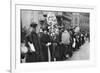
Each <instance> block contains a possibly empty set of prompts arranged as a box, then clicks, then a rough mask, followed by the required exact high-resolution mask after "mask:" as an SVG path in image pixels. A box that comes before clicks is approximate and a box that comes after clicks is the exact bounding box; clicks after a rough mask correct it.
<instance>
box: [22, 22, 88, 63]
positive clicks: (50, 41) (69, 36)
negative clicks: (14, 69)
mask: <svg viewBox="0 0 100 73" xmlns="http://www.w3.org/2000/svg"><path fill="white" fill-rule="evenodd" d="M36 27H37V24H36V23H31V24H30V32H28V33H27V34H26V35H25V37H24V39H23V40H22V41H21V62H22V63H23V62H25V63H30V62H48V61H64V60H66V59H69V58H70V57H72V55H73V52H74V51H77V50H79V49H80V46H81V45H83V44H84V43H85V41H86V40H87V38H89V34H88V33H82V32H80V29H79V27H75V28H72V29H66V28H64V29H63V30H59V34H57V35H56V36H54V37H51V36H50V35H49V33H48V28H41V29H40V32H39V33H36ZM60 29H61V28H60ZM23 60H24V61H23Z"/></svg>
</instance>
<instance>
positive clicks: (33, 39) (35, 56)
mask: <svg viewBox="0 0 100 73" xmlns="http://www.w3.org/2000/svg"><path fill="white" fill-rule="evenodd" d="M25 40H26V46H27V47H28V48H29V49H28V53H27V57H26V62H40V61H42V59H43V53H42V51H41V44H40V40H39V37H38V35H37V33H36V32H31V33H30V34H29V35H27V36H26V39H25ZM28 42H30V43H32V44H33V46H34V48H35V52H30V47H29V44H28Z"/></svg>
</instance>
